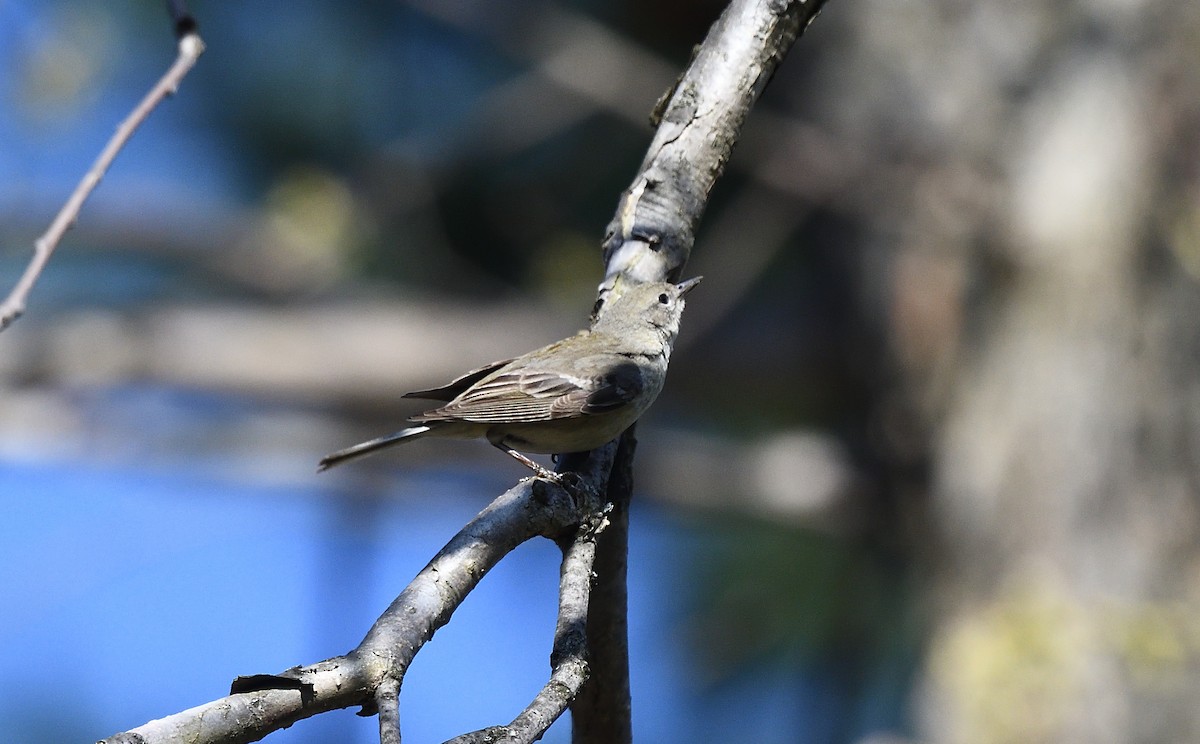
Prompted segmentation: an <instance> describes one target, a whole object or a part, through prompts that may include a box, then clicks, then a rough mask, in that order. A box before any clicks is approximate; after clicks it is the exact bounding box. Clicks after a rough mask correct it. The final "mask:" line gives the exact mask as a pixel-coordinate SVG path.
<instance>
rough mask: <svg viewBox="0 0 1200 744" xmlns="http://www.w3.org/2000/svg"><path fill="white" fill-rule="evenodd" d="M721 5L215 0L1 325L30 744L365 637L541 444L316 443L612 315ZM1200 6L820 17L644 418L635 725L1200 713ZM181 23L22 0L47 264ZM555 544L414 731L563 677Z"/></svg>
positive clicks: (958, 725) (451, 729) (520, 702)
mask: <svg viewBox="0 0 1200 744" xmlns="http://www.w3.org/2000/svg"><path fill="white" fill-rule="evenodd" d="M721 7H722V3H720V2H716V1H715V0H711V1H709V0H706V1H705V2H695V0H692V1H690V2H679V1H678V0H663V1H662V2H653V3H646V2H625V1H621V2H604V3H601V2H594V1H593V2H589V1H587V0H573V1H572V2H541V1H537V0H521V1H520V2H511V3H487V2H470V1H469V0H458V1H456V2H437V1H436V0H410V1H408V2H399V1H396V2H382V1H378V0H370V1H367V2H360V3H355V4H353V6H352V7H350V6H347V5H345V4H340V3H333V2H329V1H328V0H297V1H292V2H276V1H273V0H269V1H266V2H256V3H239V4H235V5H230V4H217V3H207V2H196V3H195V4H194V5H193V6H192V10H193V12H194V13H195V15H196V16H197V18H198V19H199V22H200V28H201V32H202V34H203V36H204V39H205V41H206V42H207V44H208V51H207V53H206V54H205V55H204V56H203V57H202V59H201V60H200V62H199V64H198V66H197V67H196V69H195V70H194V71H193V73H192V74H191V75H190V76H189V77H188V78H187V80H186V81H185V82H184V84H183V86H182V88H181V89H180V91H179V93H178V95H177V96H175V97H174V98H172V99H171V100H169V101H167V102H166V103H165V104H164V105H163V106H162V107H161V108H160V109H159V110H158V111H156V112H155V113H154V114H153V116H152V117H151V118H150V120H149V121H148V122H147V123H146V125H145V126H144V127H143V129H142V130H140V131H139V132H138V133H137V135H136V136H135V137H134V139H133V141H132V142H131V144H130V145H129V146H128V147H127V148H126V150H125V151H124V152H122V153H121V155H120V156H119V158H118V159H117V162H116V164H115V165H114V167H113V169H112V171H111V172H110V174H109V175H108V176H107V177H106V179H105V181H104V183H103V184H102V185H101V187H100V188H99V190H98V191H97V192H96V194H95V196H94V197H93V199H92V201H91V202H89V203H88V205H87V206H86V207H85V209H84V212H83V216H82V218H81V220H80V222H79V225H78V226H77V227H76V228H75V229H74V230H73V231H72V232H70V233H69V234H68V236H67V238H66V240H64V242H63V244H62V246H61V248H60V250H59V253H58V254H57V255H56V256H55V257H54V259H53V260H52V262H51V264H50V266H49V269H48V270H47V272H46V274H45V276H44V277H43V279H42V281H41V283H40V284H39V285H38V286H37V288H36V290H35V291H34V294H33V297H32V301H31V303H30V307H29V310H28V314H27V315H26V317H24V318H22V319H21V320H20V321H19V322H18V323H17V324H16V325H15V326H13V327H12V328H11V329H9V330H8V331H6V332H4V333H3V334H0V599H2V603H3V609H0V657H2V658H4V659H5V660H6V661H7V663H8V666H9V673H8V674H6V675H5V676H4V681H3V682H0V739H2V740H4V741H14V742H22V743H23V744H26V743H27V744H38V743H40V742H51V741H53V742H63V741H92V740H95V739H99V738H102V737H105V736H108V735H110V734H112V733H114V732H116V731H120V730H124V729H128V728H131V727H134V726H136V725H138V724H140V723H143V722H145V721H146V720H149V719H152V718H157V717H161V716H163V715H167V714H170V713H173V712H176V711H179V710H181V709H184V708H187V707H190V706H192V705H196V704H199V703H202V702H205V701H208V700H211V699H214V698H216V697H219V696H221V695H223V694H224V693H225V691H226V690H227V689H228V684H229V682H230V681H231V680H232V679H233V678H234V677H235V676H237V675H241V674H253V673H270V672H276V671H280V670H282V669H284V668H286V667H289V666H292V665H295V664H304V663H311V662H315V661H318V660H320V659H323V658H327V657H330V656H334V655H337V654H340V653H343V652H345V651H347V650H349V649H350V648H352V647H353V646H354V645H355V644H357V643H358V641H359V640H360V639H361V638H362V636H363V635H364V634H365V632H366V630H367V628H368V627H369V626H370V624H371V622H372V621H373V620H374V619H375V617H377V616H378V614H379V613H380V612H382V610H383V609H384V608H385V607H386V606H387V605H388V603H389V602H390V601H391V600H392V598H394V596H395V595H396V594H397V593H399V591H400V590H401V589H402V588H403V587H404V585H405V584H406V583H407V581H408V580H409V579H411V577H412V576H413V575H414V574H415V573H416V572H417V571H418V570H420V568H421V567H422V566H423V565H424V564H425V562H426V561H427V560H428V559H429V558H430V557H431V556H432V555H433V554H434V553H435V552H436V551H437V550H438V549H439V548H440V547H441V545H442V544H443V543H444V542H445V541H446V540H448V539H449V538H450V537H451V536H452V535H453V534H454V532H455V531H456V530H457V529H458V528H459V527H460V526H461V525H462V524H463V523H464V522H465V521H467V520H468V519H469V518H470V517H471V516H472V515H473V514H475V513H476V512H477V511H478V510H479V509H480V508H482V507H483V506H484V505H485V504H486V503H487V501H488V500H489V499H490V498H492V497H493V496H494V495H495V494H497V493H499V492H500V491H502V490H504V489H505V488H507V487H508V485H510V484H511V483H512V482H513V481H514V480H515V479H516V478H519V477H521V476H523V475H524V473H523V472H521V469H520V467H519V466H518V465H516V464H515V463H512V462H510V461H509V459H508V458H505V457H503V456H502V455H499V454H498V453H496V452H494V451H493V450H492V449H491V448H490V447H488V446H487V445H486V444H482V443H457V442H453V443H446V442H421V443H418V444H417V445H414V446H412V447H410V448H406V449H404V450H401V451H397V452H394V453H389V454H386V455H381V456H379V457H376V458H372V459H370V460H366V461H363V462H361V463H356V464H354V465H351V466H347V467H345V468H340V469H338V470H334V471H331V472H329V473H325V474H321V475H320V476H318V475H317V474H316V473H315V472H314V471H315V463H316V461H317V459H318V458H319V457H320V456H322V455H323V454H326V453H327V452H329V451H331V450H334V449H338V448H340V447H342V446H345V445H347V444H350V443H352V442H355V441H358V440H360V439H363V438H366V437H369V436H374V435H377V434H379V433H382V432H385V431H390V430H392V429H394V428H396V427H397V426H398V424H399V423H400V422H401V421H402V420H403V418H404V417H405V416H406V415H408V414H410V413H412V412H413V410H414V409H413V408H412V407H411V406H409V405H406V402H404V401H401V400H400V399H399V396H400V394H401V393H403V392H404V391H406V390H410V389H415V388H420V387H425V386H428V385H432V384H437V383H440V382H442V381H444V380H446V379H449V378H450V377H451V376H453V375H454V374H456V373H458V372H461V371H462V370H464V369H467V368H471V367H474V366H478V365H479V364H482V363H485V362H488V361H491V360H493V359H499V358H503V357H505V356H507V355H511V354H512V353H514V352H519V351H523V350H526V349H529V348H533V347H535V346H537V345H539V344H542V343H546V342H548V341H551V340H553V339H555V338H559V337H561V336H562V335H564V334H566V333H569V332H571V331H572V330H574V329H576V328H578V327H581V326H582V325H583V324H584V323H585V321H586V317H587V314H588V311H589V310H590V306H591V303H592V299H593V295H594V290H595V287H596V284H597V283H598V282H599V280H600V277H601V265H600V253H599V242H600V238H601V237H602V233H603V229H604V226H605V224H606V223H607V220H608V218H609V217H610V216H611V213H612V211H613V209H614V207H615V206H616V200H617V196H618V194H619V193H620V191H621V189H623V188H624V187H625V186H626V185H627V184H628V183H629V181H630V179H631V178H632V176H633V174H634V172H635V170H636V167H637V165H638V163H639V162H640V160H641V157H642V155H643V153H644V150H645V147H646V144H647V143H648V142H649V139H650V135H651V130H650V127H649V124H648V114H649V112H650V110H651V108H652V107H653V104H654V102H655V100H656V99H657V98H658V96H659V95H661V94H662V93H663V91H665V90H666V89H667V88H668V87H669V86H670V85H671V83H672V82H673V81H674V79H675V77H676V76H677V75H678V73H679V71H680V70H681V69H682V67H683V66H684V65H685V64H686V62H687V59H688V55H689V53H690V50H691V48H692V45H694V44H695V43H697V42H698V41H699V40H700V39H702V38H703V35H704V33H705V32H706V30H707V28H708V26H709V25H710V24H711V23H712V21H713V20H714V19H715V18H716V17H717V15H718V13H719V12H720V9H721ZM1197 15H1198V14H1197V12H1196V10H1195V7H1194V4H1190V5H1189V4H1188V3H1187V2H1185V0H1144V1H1143V0H1139V1H1138V2H1130V3H1124V4H1123V3H1115V2H1114V3H1099V4H1088V5H1086V6H1084V5H1075V4H1067V3H1063V4H1056V5H1054V6H1053V7H1047V6H1045V5H1044V4H1041V3H1033V2H1030V3H1016V4H1012V5H1011V6H1006V9H1005V10H1004V11H1002V12H1001V11H998V10H996V9H995V8H993V7H991V6H988V5H986V4H962V3H956V2H951V1H950V0H945V1H944V2H929V3H919V4H918V3H896V2H893V1H892V0H886V1H882V0H881V1H868V2H863V3H856V4H848V3H840V2H834V3H830V5H829V7H828V8H827V9H826V11H825V13H824V14H823V15H822V17H821V18H820V19H819V20H818V21H817V22H816V23H815V24H814V25H813V27H812V28H811V29H810V30H809V32H808V34H807V35H806V36H805V37H804V38H803V39H802V40H801V41H800V42H799V43H798V44H797V46H796V48H795V49H794V50H793V52H792V53H791V55H790V56H789V58H788V60H787V61H786V63H785V64H784V65H783V67H782V68H781V70H780V71H779V73H778V75H777V76H776V78H775V80H773V81H772V83H771V85H770V87H769V88H768V90H767V93H766V95H765V96H764V99H763V100H762V102H761V104H760V105H759V106H758V107H757V108H756V109H755V111H754V113H753V114H752V116H751V120H750V122H749V123H748V125H747V129H746V133H745V136H744V137H743V139H742V141H741V142H740V143H739V145H738V148H737V150H736V151H735V155H734V158H733V160H732V161H731V162H730V165H729V169H728V172H727V174H726V176H725V177H724V178H723V179H722V181H721V182H720V183H719V184H718V186H717V188H716V190H715V191H714V194H713V197H712V202H711V205H710V208H709V214H708V215H707V217H706V220H705V223H704V225H703V226H702V230H701V233H700V236H699V239H698V242H697V247H696V252H695V254H694V257H693V261H692V263H691V264H690V266H689V269H688V274H689V275H691V274H704V275H706V277H708V278H707V279H706V281H705V283H704V285H703V287H702V288H701V289H700V290H699V291H698V292H697V293H695V295H694V296H693V298H690V300H689V308H688V312H687V317H686V318H685V321H684V328H683V333H682V337H681V342H680V348H679V349H678V351H677V353H676V356H675V358H674V361H673V365H672V366H673V369H672V379H671V382H670V383H669V384H668V386H667V390H666V391H665V392H664V394H663V396H662V398H661V399H660V401H659V402H658V403H657V404H656V406H655V408H654V410H653V411H652V412H651V413H650V414H649V415H648V416H647V417H646V419H645V420H644V421H643V423H642V424H641V425H640V426H639V439H640V448H639V454H638V461H637V473H636V479H637V483H638V486H637V498H636V504H635V507H634V513H633V518H632V537H631V540H632V547H631V551H632V554H631V557H630V585H631V586H630V592H631V602H630V605H631V625H630V634H631V656H632V674H633V679H632V685H633V695H634V728H635V732H636V735H637V738H638V740H639V741H644V742H678V741H688V742H724V741H755V742H766V743H770V742H794V741H801V742H815V743H825V742H828V743H829V744H838V743H841V742H870V743H871V744H881V743H883V742H899V741H907V740H909V739H910V737H919V738H920V740H923V741H930V742H938V741H945V742H963V741H969V742H984V743H987V742H998V743H999V742H1029V741H1073V740H1078V741H1105V742H1107V741H1112V742H1120V741H1177V740H1186V739H1188V738H1189V734H1188V732H1195V731H1200V714H1197V713H1196V711H1195V710H1194V706H1193V705H1191V704H1189V703H1188V701H1189V700H1193V699H1194V695H1193V693H1194V692H1195V690H1196V688H1197V679H1200V671H1198V670H1200V664H1198V663H1197V659H1198V658H1200V643H1198V642H1197V640H1196V639H1197V638H1200V628H1198V627H1197V625H1196V621H1195V620H1193V619H1192V618H1195V617H1200V612H1196V611H1195V610H1196V609H1200V579H1198V578H1197V577H1200V572H1197V571H1196V570H1195V566H1200V554H1198V553H1197V550H1196V547H1195V546H1196V545H1198V544H1200V539H1197V538H1200V518H1198V517H1197V513H1198V511H1200V510H1198V509H1197V507H1196V504H1197V503H1200V499H1197V498H1196V496H1197V493H1198V491H1197V488H1196V486H1195V484H1196V483H1197V482H1200V478H1197V474H1198V473H1197V467H1198V465H1197V464H1198V463H1200V451H1198V450H1197V449H1196V444H1195V443H1196V442H1198V441H1200V435H1197V432H1200V405H1197V404H1196V401H1198V400H1200V387H1198V383H1197V380H1196V376H1195V374H1194V369H1195V365H1196V363H1197V362H1198V361H1200V348H1198V347H1200V339H1198V337H1197V335H1196V334H1195V333H1194V318H1195V317H1200V293H1198V291H1197V277H1200V259H1198V258H1197V257H1198V256H1200V145H1198V142H1200V139H1198V138H1197V137H1196V135H1195V132H1196V127H1195V124H1196V122H1197V121H1200V118H1197V111H1200V82H1198V78H1197V76H1195V75H1194V74H1193V73H1194V70H1195V69H1196V67H1197V65H1198V64H1200V59H1197V55H1198V54H1200V52H1197V49H1200V46H1197V45H1195V44H1194V43H1193V41H1194V37H1195V34H1196V32H1197V30H1198V29H1200V18H1197ZM168 26H169V24H168V21H167V18H166V13H165V11H164V9H163V8H161V7H160V5H159V4H158V3H141V2H138V3H135V2H131V1H127V0H116V1H113V2H107V3H103V4H96V3H86V2H81V1H77V0H46V1H39V2H33V1H32V0H6V1H3V0H0V237H2V238H3V242H2V243H0V279H2V280H3V289H4V290H5V291H7V288H8V287H9V286H10V285H11V284H12V282H14V281H15V280H16V278H17V276H19V273H20V271H21V270H22V269H23V267H24V265H25V263H26V261H27V258H28V252H29V249H30V246H32V243H33V241H34V239H35V238H36V236H37V235H38V234H40V233H41V232H42V231H43V230H44V229H45V227H46V225H48V223H49V221H50V219H51V217H52V215H53V214H54V212H55V210H56V209H57V208H58V206H59V205H60V204H61V202H62V201H63V200H64V199H65V198H66V196H67V194H68V193H69V191H70V189H71V188H72V187H73V186H74V184H75V183H76V181H77V180H78V178H79V177H80V176H81V175H82V173H83V172H84V170H85V169H86V167H87V165H88V164H89V163H90V162H91V161H92V159H93V158H94V157H95V155H96V153H98V152H99V150H100V148H101V147H102V146H103V143H104V141H105V140H106V138H107V137H108V136H109V135H110V133H111V131H112V128H113V127H114V126H115V124H116V123H117V122H118V121H119V120H120V119H121V118H122V117H123V116H124V115H125V113H126V111H127V110H128V109H129V107H130V106H132V104H133V103H134V102H136V100H137V99H138V98H139V97H140V96H142V95H143V93H144V91H145V90H147V89H148V88H149V86H150V85H151V84H152V83H153V81H154V80H155V79H157V77H158V75H160V74H161V71H162V70H164V69H165V68H166V66H167V65H168V64H169V63H170V61H171V59H172V58H173V44H172V42H171V38H170V33H169V27H168ZM557 572H558V556H557V552H556V549H555V548H554V546H553V545H551V544H550V543H549V542H547V541H537V542H534V543H530V544H527V545H525V546H522V547H521V548H520V549H519V550H518V551H516V553H514V554H513V555H512V556H511V557H510V558H509V559H507V560H505V561H504V562H503V563H502V564H501V565H500V566H499V567H498V568H497V569H496V570H495V571H494V572H493V573H492V574H490V575H489V576H488V577H487V578H486V579H485V580H484V582H483V583H482V585H481V586H480V588H479V589H478V590H477V591H476V592H474V593H473V594H472V595H471V597H470V598H469V599H468V601H467V602H466V603H465V605H464V606H463V607H462V608H461V610H459V612H458V613H456V615H455V616H454V619H453V621H452V622H451V623H450V624H449V625H448V626H447V627H446V628H444V629H443V630H441V631H439V633H438V634H437V636H436V637H435V639H434V640H433V641H432V643H431V644H430V645H429V646H428V647H427V648H426V649H424V650H423V651H422V652H421V654H420V655H419V656H418V657H417V661H416V662H415V664H414V666H413V668H412V671H411V672H410V674H409V675H408V677H407V678H406V680H405V684H404V689H403V694H402V699H401V703H402V717H403V725H404V732H405V736H406V737H409V739H410V740H413V741H439V740H443V739H446V738H449V737H451V736H453V735H455V734H458V733H462V732H464V731H468V730H471V729H476V728H480V727H483V726H486V725H491V724H495V723H501V722H507V721H508V720H510V719H511V718H512V717H513V716H514V715H515V714H516V712H518V711H519V710H520V709H521V708H522V707H523V706H524V705H525V704H526V703H527V702H528V701H529V699H530V698H531V697H532V696H533V695H534V694H535V692H536V691H537V689H538V688H539V687H540V686H541V684H543V683H544V681H545V679H546V675H547V673H548V654H549V650H550V641H551V634H552V631H553V625H554V608H555V596H554V595H555V588H556V585H557ZM1114 701H1117V702H1115V703H1114ZM375 727H376V724H375V720H374V719H362V718H358V717H356V716H354V715H353V714H352V712H350V711H345V712H338V713H334V714H330V715H323V716H319V717H317V718H315V719H310V720H306V721H302V722H300V723H298V724H296V725H295V726H294V727H293V728H291V729H289V730H286V731H283V732H279V733H277V734H274V735H272V736H271V738H270V740H271V741H283V742H318V741H329V740H338V741H357V742H367V741H372V740H374V738H375V736H376V735H377V734H376V733H375ZM546 740H547V741H558V742H563V741H568V740H569V727H568V726H567V725H566V724H565V722H563V723H560V724H558V725H556V726H555V727H554V728H553V729H552V730H551V732H550V734H549V735H548V736H547V737H546Z"/></svg>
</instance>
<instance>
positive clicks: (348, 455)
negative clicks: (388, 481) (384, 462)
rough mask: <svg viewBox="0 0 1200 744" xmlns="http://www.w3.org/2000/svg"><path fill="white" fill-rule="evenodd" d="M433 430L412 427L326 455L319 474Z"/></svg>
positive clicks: (425, 427)
mask: <svg viewBox="0 0 1200 744" xmlns="http://www.w3.org/2000/svg"><path fill="white" fill-rule="evenodd" d="M431 428H433V427H430V426H410V427H408V428H407V429H401V430H400V431H398V432H396V433H395V434H388V435H387V436H383V437H379V438H378V439H371V440H368V441H366V442H360V443H359V444H356V445H354V446H353V447H347V448H346V449H344V450H338V451H337V452H334V453H333V454H332V455H326V456H325V457H323V458H321V463H320V464H319V465H318V466H317V472H318V473H319V472H321V471H322V470H328V469H329V468H331V467H333V466H334V465H340V464H342V463H343V462H346V461H347V460H353V459H355V458H357V457H362V456H363V455H369V454H371V453H372V452H375V451H376V450H381V449H383V448H385V447H390V446H392V445H393V444H399V443H401V442H404V441H406V440H409V439H415V438H416V437H419V436H421V435H422V434H424V433H425V432H427V431H429V430H430V429H431Z"/></svg>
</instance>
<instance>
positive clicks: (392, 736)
mask: <svg viewBox="0 0 1200 744" xmlns="http://www.w3.org/2000/svg"><path fill="white" fill-rule="evenodd" d="M375 707H376V709H377V710H378V711H379V744H400V680H398V679H396V678H395V677H388V678H387V679H385V680H384V681H383V682H382V683H380V685H379V687H378V688H377V689H376V690H375Z"/></svg>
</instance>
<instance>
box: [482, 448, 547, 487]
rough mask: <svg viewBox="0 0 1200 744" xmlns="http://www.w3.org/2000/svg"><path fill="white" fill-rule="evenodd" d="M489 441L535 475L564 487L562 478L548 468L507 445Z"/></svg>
mask: <svg viewBox="0 0 1200 744" xmlns="http://www.w3.org/2000/svg"><path fill="white" fill-rule="evenodd" d="M489 441H491V442H492V445H493V446H494V447H496V449H499V450H500V451H501V452H504V453H505V454H507V455H508V456H509V457H512V458H514V459H515V460H517V462H520V463H521V464H522V465H524V466H525V467H527V468H529V469H530V470H532V471H533V472H534V473H537V475H538V477H539V478H545V479H546V480H548V481H551V482H553V483H557V484H558V485H560V486H561V485H563V479H562V476H560V475H559V474H558V473H556V472H554V471H553V470H547V469H546V468H544V467H542V466H541V465H538V464H537V463H536V462H534V461H533V460H530V459H529V458H528V457H526V456H525V455H522V454H521V453H520V452H517V451H516V450H515V449H513V448H512V447H509V446H508V445H507V444H505V443H504V442H502V441H494V440H489Z"/></svg>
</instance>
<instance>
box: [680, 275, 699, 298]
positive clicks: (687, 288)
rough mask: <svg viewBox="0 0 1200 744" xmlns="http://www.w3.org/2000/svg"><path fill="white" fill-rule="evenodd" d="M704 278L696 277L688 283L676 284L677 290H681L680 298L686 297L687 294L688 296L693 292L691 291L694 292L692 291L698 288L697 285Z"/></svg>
mask: <svg viewBox="0 0 1200 744" xmlns="http://www.w3.org/2000/svg"><path fill="white" fill-rule="evenodd" d="M703 278H704V277H702V276H694V277H692V278H691V279H688V280H687V281H686V282H680V283H679V284H676V285H675V289H678V290H679V296H680V297H683V296H684V295H685V294H687V293H688V292H691V291H692V289H694V288H695V286H696V285H697V284H699V283H700V280H701V279H703Z"/></svg>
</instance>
